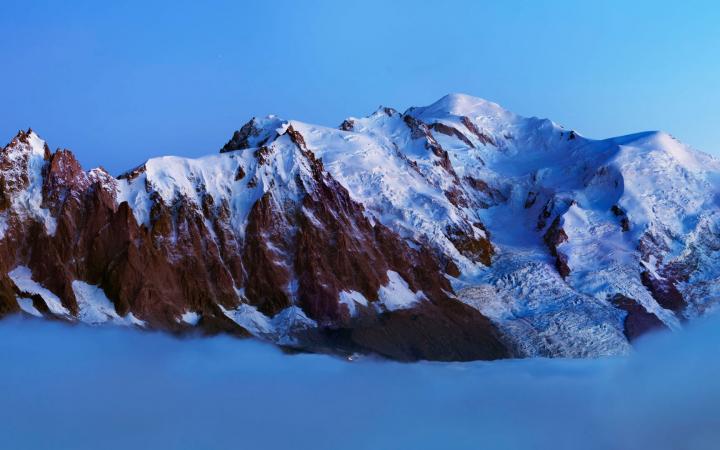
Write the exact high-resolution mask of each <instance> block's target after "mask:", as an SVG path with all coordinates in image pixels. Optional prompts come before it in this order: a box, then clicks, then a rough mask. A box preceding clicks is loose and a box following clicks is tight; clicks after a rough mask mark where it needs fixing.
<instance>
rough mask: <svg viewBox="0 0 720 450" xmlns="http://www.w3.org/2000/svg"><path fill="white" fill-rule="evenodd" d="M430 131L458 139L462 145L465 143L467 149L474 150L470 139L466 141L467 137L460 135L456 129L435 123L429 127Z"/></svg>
mask: <svg viewBox="0 0 720 450" xmlns="http://www.w3.org/2000/svg"><path fill="white" fill-rule="evenodd" d="M430 129H431V130H435V131H437V132H438V133H442V134H444V135H447V136H455V137H456V138H458V139H460V140H461V141H462V142H463V143H465V144H466V145H467V146H468V147H471V148H475V146H474V145H473V143H472V142H471V141H470V139H468V138H467V136H465V135H464V134H462V133H461V132H460V131H459V130H458V129H457V128H454V127H451V126H448V125H445V124H443V123H440V122H435V123H433V124H432V125H430Z"/></svg>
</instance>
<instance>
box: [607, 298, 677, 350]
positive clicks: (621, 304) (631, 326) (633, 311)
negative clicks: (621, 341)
mask: <svg viewBox="0 0 720 450" xmlns="http://www.w3.org/2000/svg"><path fill="white" fill-rule="evenodd" d="M610 302H611V303H612V304H613V305H614V306H615V307H616V308H619V309H622V310H623V311H625V312H626V313H627V315H626V316H625V320H624V322H623V332H624V333H625V337H627V339H628V341H630V342H633V341H634V340H636V339H637V338H639V337H640V336H642V335H644V334H647V333H649V332H653V331H659V330H663V329H667V326H666V325H665V324H664V323H663V322H662V321H661V320H660V319H658V317H657V316H656V315H655V314H653V313H651V312H648V311H647V310H646V309H645V308H644V307H643V306H642V305H641V304H639V303H638V302H637V301H635V300H634V299H632V298H629V297H625V296H624V295H621V294H616V295H615V296H614V297H613V298H612V299H611V300H610Z"/></svg>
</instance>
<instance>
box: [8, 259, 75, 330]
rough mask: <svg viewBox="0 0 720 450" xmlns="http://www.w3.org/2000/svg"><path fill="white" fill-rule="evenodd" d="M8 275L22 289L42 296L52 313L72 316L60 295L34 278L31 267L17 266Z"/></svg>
mask: <svg viewBox="0 0 720 450" xmlns="http://www.w3.org/2000/svg"><path fill="white" fill-rule="evenodd" d="M8 276H9V277H10V279H11V280H13V282H14V283H15V285H16V286H17V287H18V289H20V290H21V291H23V292H27V293H29V294H37V295H39V296H40V297H42V299H43V300H44V301H45V304H46V305H47V307H48V309H49V310H50V312H51V313H53V314H55V315H57V316H61V317H67V318H69V317H72V316H71V315H70V311H68V309H67V308H65V307H64V306H63V304H62V301H61V300H60V297H58V296H57V295H55V294H53V293H52V292H50V291H49V290H48V289H45V288H44V287H42V286H41V285H40V283H38V282H36V281H34V280H33V279H32V271H31V270H30V268H29V267H26V266H17V267H16V268H14V269H13V270H12V271H10V272H8Z"/></svg>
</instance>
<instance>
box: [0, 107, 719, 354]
mask: <svg viewBox="0 0 720 450" xmlns="http://www.w3.org/2000/svg"><path fill="white" fill-rule="evenodd" d="M719 281H720V162H719V161H718V160H717V159H714V158H713V157H711V156H709V155H706V154H704V153H701V152H699V151H696V150H693V149H691V148H689V147H688V146H686V145H684V144H682V143H681V142H679V141H678V140H676V139H675V138H673V137H672V136H670V135H669V134H666V133H663V132H644V133H638V134H633V135H628V136H621V137H614V138H610V139H602V140H596V139H589V138H586V137H584V136H582V135H581V134H580V133H578V132H577V131H575V130H572V129H566V128H564V127H562V126H560V125H558V124H556V123H554V122H552V121H550V120H547V119H539V118H536V117H531V118H526V117H521V116H518V115H516V114H513V113H512V112H509V111H507V110H505V109H503V108H502V107H500V106H499V105H497V104H495V103H492V102H489V101H486V100H483V99H480V98H476V97H471V96H467V95H462V94H451V95H448V96H445V97H443V98H441V99H440V100H438V101H437V102H435V103H433V104H432V105H430V106H427V107H413V108H410V109H408V110H407V111H405V112H404V113H401V112H398V111H396V110H394V109H392V108H388V107H380V108H378V110H376V111H375V112H374V113H372V114H371V115H369V116H367V117H362V118H355V117H351V118H348V119H346V120H345V121H343V122H342V123H341V124H340V125H339V126H338V127H337V128H329V127H323V126H317V125H311V124H307V123H303V122H299V121H295V120H283V119H281V118H278V117H275V116H268V117H265V118H253V119H252V120H250V121H249V122H247V123H246V124H245V125H243V126H242V127H241V128H240V129H239V130H237V131H235V132H234V133H233V134H232V136H231V138H230V139H229V141H228V142H227V143H226V144H225V145H224V146H223V147H222V148H221V149H220V150H219V152H215V153H214V154H211V155H209V156H206V157H202V158H197V159H189V158H181V157H174V156H166V157H159V158H152V159H150V160H148V161H146V162H145V163H144V164H142V165H140V166H138V167H136V168H134V169H132V170H130V171H128V172H126V173H123V174H121V175H119V176H112V175H111V174H109V173H108V172H106V171H105V170H103V169H102V168H97V169H92V170H89V171H85V170H84V169H83V168H82V167H81V166H80V164H79V163H78V161H77V159H76V158H75V156H74V155H73V153H72V152H71V151H69V150H65V149H58V150H56V151H54V152H53V151H51V150H50V147H49V146H48V144H47V143H46V142H45V141H43V140H42V139H41V138H40V137H39V135H38V134H36V133H35V132H34V131H32V130H28V131H26V132H25V131H23V132H19V133H18V134H17V136H15V138H13V139H12V141H11V142H10V143H9V144H8V145H7V146H5V147H4V148H3V149H2V151H1V152H0V316H7V315H13V314H23V315H25V316H35V317H40V318H45V319H52V320H63V321H68V322H72V323H76V322H78V323H86V324H92V325H99V324H115V325H120V326H131V327H137V328H141V329H148V330H162V331H167V332H170V333H175V334H178V335H186V334H197V333H200V334H216V333H229V334H232V335H235V336H238V337H251V336H254V337H256V338H259V339H262V340H266V341H269V342H273V343H275V344H278V345H280V346H283V347H284V348H288V349H292V350H300V351H312V352H327V353H333V354H339V355H353V354H376V355H381V356H383V357H387V358H391V359H397V360H403V361H412V360H443V361H448V360H458V361H466V360H475V359H499V358H509V357H532V356H549V357H595V356H602V355H616V354H624V353H627V352H629V351H630V349H631V346H632V343H633V341H635V339H637V338H638V337H640V336H642V335H643V334H645V333H647V332H651V331H653V330H660V329H671V330H675V329H679V328H681V327H682V326H683V324H684V323H685V322H687V321H689V320H692V319H694V318H696V317H699V316H702V315H704V314H706V313H708V312H709V311H712V310H714V309H717V306H718V304H719V303H720V283H719Z"/></svg>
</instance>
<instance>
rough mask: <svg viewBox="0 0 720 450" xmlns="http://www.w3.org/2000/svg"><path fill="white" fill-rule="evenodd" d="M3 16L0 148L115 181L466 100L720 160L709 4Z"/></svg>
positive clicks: (331, 5) (256, 5) (112, 7)
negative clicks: (73, 164)
mask: <svg viewBox="0 0 720 450" xmlns="http://www.w3.org/2000/svg"><path fill="white" fill-rule="evenodd" d="M110 3H111V2H92V1H88V2H84V1H71V0H66V1H56V2H51V1H35V2H31V1H15V0H2V2H1V3H0V30H2V39H0V58H1V59H0V64H1V65H0V141H2V142H7V141H9V140H10V138H11V137H12V136H13V135H14V134H15V132H16V131H17V130H18V129H20V128H27V127H29V126H32V127H33V128H34V129H36V130H37V131H38V132H39V133H40V134H41V136H43V137H44V138H45V139H47V140H48V141H49V143H50V145H51V147H52V148H55V147H67V148H71V149H72V150H74V151H75V152H76V154H77V155H78V157H79V158H80V160H81V162H82V163H83V164H84V165H85V166H86V167H89V166H95V165H104V166H105V167H106V168H107V169H109V170H110V171H111V172H113V173H118V172H120V171H122V170H124V169H128V168H130V167H132V166H134V165H137V164H139V163H141V162H142V161H143V160H144V159H146V158H148V157H150V156H156V155H161V154H178V155H189V156H199V155H203V154H207V153H213V152H215V151H217V149H218V148H219V147H220V146H221V145H222V144H223V143H224V141H226V140H227V139H228V138H229V137H230V135H231V134H232V131H233V130H234V129H237V128H239V127H240V126H241V125H242V124H243V123H244V122H245V121H247V120H248V119H249V118H250V117H252V116H254V115H266V114H270V113H275V114H278V115H280V116H282V117H286V118H295V119H299V120H303V121H306V122H312V123H320V124H324V125H332V126H335V125H337V124H339V123H340V122H341V121H342V120H343V119H344V118H345V117H347V116H350V115H355V116H358V115H365V114H368V113H370V112H372V111H373V110H374V109H375V108H376V107H377V106H378V105H380V104H383V105H388V106H393V107H395V108H397V109H400V110H403V109H405V108H407V107H409V106H412V105H424V104H429V103H431V102H433V101H434V100H436V99H438V98H439V97H441V96H442V95H444V94H446V93H448V92H464V93H467V94H471V95H476V96H479V97H484V98H487V99H490V100H493V101H496V102H498V103H500V104H501V105H503V106H505V107H506V108H508V109H510V110H513V111H515V112H517V113H519V114H523V115H537V116H542V117H549V118H552V119H553V120H555V121H556V122H559V123H561V124H563V125H565V126H566V127H570V128H575V129H577V130H579V131H580V132H581V133H583V134H585V135H587V136H590V137H609V136H611V135H618V134H625V133H630V132H634V131H640V130H649V129H663V130H666V131H668V132H670V133H672V134H673V135H675V136H676V137H678V138H680V139H681V140H683V141H685V142H687V143H689V144H691V145H693V146H695V147H697V148H699V149H702V150H704V151H707V152H709V153H714V154H716V155H720V126H719V124H720V56H719V55H720V27H718V25H717V24H718V23H720V6H716V4H714V3H713V2H710V1H705V2H689V1H685V2H678V1H673V2H665V1H653V2H650V1H647V2H645V1H636V2H621V1H617V2H615V1H599V2H571V1H548V2H512V1H503V2H480V1H444V2H427V3H425V2H421V1H418V0H416V1H412V2H405V1H394V2H388V1H377V2H376V1H363V2H321V1H306V2H291V1H272V2H269V1H257V2H250V1H249V2H230V1H228V2H222V1H204V2H195V1H172V2H140V1H127V2H122V4H119V3H120V2H112V3H113V4H110Z"/></svg>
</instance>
